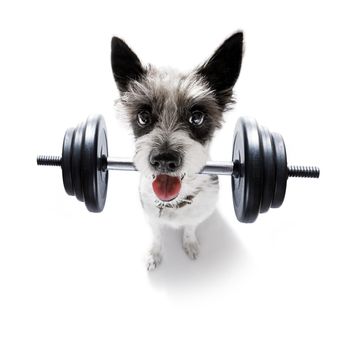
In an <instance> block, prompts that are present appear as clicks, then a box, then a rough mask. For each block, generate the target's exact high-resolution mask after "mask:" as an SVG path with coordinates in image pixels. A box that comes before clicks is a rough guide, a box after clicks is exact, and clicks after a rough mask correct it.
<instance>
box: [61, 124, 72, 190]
mask: <svg viewBox="0 0 350 350" xmlns="http://www.w3.org/2000/svg"><path fill="white" fill-rule="evenodd" d="M73 133H74V129H73V128H71V129H67V131H66V133H65V134H64V138H63V145H62V163H61V168H62V178H63V186H64V189H65V190H66V192H67V194H69V195H70V196H74V188H73V182H72V171H71V155H72V140H73Z"/></svg>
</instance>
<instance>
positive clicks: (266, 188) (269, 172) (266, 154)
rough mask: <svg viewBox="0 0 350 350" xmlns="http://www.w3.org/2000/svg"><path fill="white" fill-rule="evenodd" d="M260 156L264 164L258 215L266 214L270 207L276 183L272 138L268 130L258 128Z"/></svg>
mask: <svg viewBox="0 0 350 350" xmlns="http://www.w3.org/2000/svg"><path fill="white" fill-rule="evenodd" d="M259 129H260V135H261V141H262V143H261V144H262V154H263V164H264V177H263V179H264V180H263V190H262V195H261V205H260V213H266V212H267V211H268V210H269V209H270V207H271V203H272V200H273V197H274V192H275V182H276V165H275V150H274V147H273V144H272V142H273V141H272V136H271V134H270V132H269V130H268V129H266V128H264V127H263V126H259Z"/></svg>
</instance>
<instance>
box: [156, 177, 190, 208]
mask: <svg viewBox="0 0 350 350" xmlns="http://www.w3.org/2000/svg"><path fill="white" fill-rule="evenodd" d="M183 177H184V175H183V176H170V175H167V174H159V175H156V176H155V178H154V180H153V182H152V187H153V191H154V193H155V195H156V196H157V197H158V198H159V199H160V200H161V201H163V202H169V201H172V200H173V199H175V198H176V197H177V196H178V195H179V193H180V190H181V180H182V179H183Z"/></svg>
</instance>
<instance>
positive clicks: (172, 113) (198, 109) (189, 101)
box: [111, 31, 244, 270]
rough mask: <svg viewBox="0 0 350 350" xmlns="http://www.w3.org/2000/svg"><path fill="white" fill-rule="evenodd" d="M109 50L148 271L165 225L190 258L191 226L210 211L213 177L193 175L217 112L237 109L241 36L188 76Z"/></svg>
mask: <svg viewBox="0 0 350 350" xmlns="http://www.w3.org/2000/svg"><path fill="white" fill-rule="evenodd" d="M111 46H112V47H111V63H112V71H113V75H114V79H115V81H116V84H117V87H118V90H119V95H120V98H119V99H117V100H116V108H117V111H118V114H120V115H123V116H124V117H126V118H127V121H128V122H129V124H130V126H131V128H132V130H133V134H134V137H135V155H134V163H135V166H136V168H137V169H138V170H139V171H140V174H141V176H140V186H139V192H140V200H141V205H142V207H143V209H144V211H145V213H146V216H147V218H148V219H149V223H150V225H151V228H152V231H153V235H154V239H153V243H152V246H151V248H150V250H149V253H148V255H147V259H146V266H147V269H148V270H154V269H155V268H156V267H157V266H158V265H159V264H160V263H161V260H162V233H163V232H164V230H165V229H166V227H167V226H171V227H174V228H177V229H179V228H180V229H182V230H183V239H182V244H183V248H184V251H185V252H186V254H187V255H188V256H189V258H191V259H196V258H197V257H198V254H199V242H198V239H197V237H196V228H197V226H198V225H199V224H200V223H202V222H203V221H204V220H205V219H207V218H208V217H209V216H210V215H211V214H212V213H213V212H214V210H215V207H216V203H217V199H218V190H219V180H218V177H217V176H216V175H204V174H198V172H199V171H200V170H201V169H202V168H203V166H204V165H205V163H206V162H207V160H208V159H209V146H210V143H211V140H212V138H213V135H214V132H215V130H216V129H218V128H220V127H221V125H222V122H223V113H224V112H225V111H227V110H229V109H231V108H232V107H233V105H234V103H235V99H234V95H233V90H232V89H233V87H234V85H235V83H236V81H237V79H238V76H239V74H240V70H241V62H242V56H243V46H244V45H243V33H242V32H241V31H239V32H236V33H234V34H233V35H231V36H230V37H229V38H228V39H226V40H225V41H224V42H223V43H222V45H221V46H219V47H218V49H217V50H216V51H215V52H214V54H213V55H212V56H211V57H210V58H209V59H208V60H207V61H206V62H205V63H204V64H202V65H200V66H198V67H196V68H195V69H194V70H192V71H191V72H189V73H180V72H178V71H176V70H173V69H160V68H156V67H154V66H152V65H147V66H144V65H142V63H141V61H140V60H139V58H138V57H137V55H136V54H135V53H134V52H133V51H132V50H131V48H130V47H129V46H128V45H127V44H126V43H125V42H124V41H123V40H122V39H120V38H118V37H113V38H112V45H111Z"/></svg>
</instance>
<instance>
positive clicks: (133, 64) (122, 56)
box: [111, 37, 145, 93]
mask: <svg viewBox="0 0 350 350" xmlns="http://www.w3.org/2000/svg"><path fill="white" fill-rule="evenodd" d="M111 46H112V53H111V63H112V70H113V75H114V79H115V81H116V83H117V85H118V88H119V90H120V92H122V93H123V92H125V91H127V89H128V85H129V82H130V81H131V80H139V79H141V78H142V76H143V75H144V74H145V70H144V68H143V67H142V64H141V62H140V60H139V58H138V57H137V56H136V54H135V53H134V52H133V51H132V50H131V49H130V47H129V46H128V45H127V44H126V43H125V42H124V41H123V40H122V39H119V38H117V37H113V38H112V45H111Z"/></svg>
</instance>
